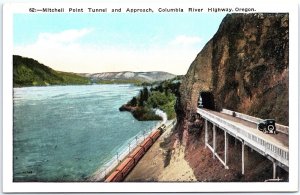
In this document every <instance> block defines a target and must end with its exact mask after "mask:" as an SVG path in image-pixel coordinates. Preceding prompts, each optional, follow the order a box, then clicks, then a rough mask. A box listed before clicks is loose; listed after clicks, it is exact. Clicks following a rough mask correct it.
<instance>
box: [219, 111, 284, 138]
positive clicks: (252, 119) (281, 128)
mask: <svg viewBox="0 0 300 195" xmlns="http://www.w3.org/2000/svg"><path fill="white" fill-rule="evenodd" d="M221 113H224V114H228V115H231V116H233V115H234V116H235V117H237V118H240V119H243V120H246V121H249V122H252V123H256V124H258V123H260V122H262V121H263V119H261V118H257V117H253V116H249V115H247V114H243V113H239V112H235V111H232V110H228V109H222V111H221ZM275 125H276V131H278V132H280V133H283V134H286V135H288V134H289V127H288V126H284V125H280V124H278V123H276V124H275Z"/></svg>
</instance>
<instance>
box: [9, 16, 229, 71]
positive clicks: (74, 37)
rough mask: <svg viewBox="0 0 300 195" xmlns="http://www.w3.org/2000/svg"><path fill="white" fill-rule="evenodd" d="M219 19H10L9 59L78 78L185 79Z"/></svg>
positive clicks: (98, 17)
mask: <svg viewBox="0 0 300 195" xmlns="http://www.w3.org/2000/svg"><path fill="white" fill-rule="evenodd" d="M224 16H225V15H224V14H211V13H210V14H209V13H196V14H192V13H171V14H168V13H152V14H149V13H148V14H147V13H145V14H130V13H118V14H112V13H105V14H103V13H102V14H15V15H14V31H13V32H14V35H13V37H14V54H17V55H22V56H25V57H30V58H34V59H36V60H38V61H39V62H41V63H43V64H45V65H47V66H50V67H51V68H53V69H55V70H60V71H68V72H81V73H96V72H108V71H127V70H129V71H166V72H170V73H174V74H185V73H186V71H187V69H188V67H189V66H190V64H191V63H192V61H193V60H194V59H195V57H196V55H197V54H198V53H199V52H200V51H201V49H202V47H203V46H204V45H205V44H206V43H207V41H208V40H209V39H210V38H212V36H213V35H214V34H215V32H216V31H217V29H218V27H219V25H220V23H221V21H222V19H223V18H224Z"/></svg>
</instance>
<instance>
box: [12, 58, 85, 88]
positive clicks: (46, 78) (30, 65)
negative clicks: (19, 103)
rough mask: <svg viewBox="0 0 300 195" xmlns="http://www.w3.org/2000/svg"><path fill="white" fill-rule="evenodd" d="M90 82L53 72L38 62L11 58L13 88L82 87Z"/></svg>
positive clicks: (68, 74) (74, 76)
mask: <svg viewBox="0 0 300 195" xmlns="http://www.w3.org/2000/svg"><path fill="white" fill-rule="evenodd" d="M89 83H90V80H89V79H88V78H85V77H81V76H78V75H76V74H74V73H67V72H60V71H55V70H53V69H51V68H49V67H48V66H45V65H43V64H40V63H39V62H38V61H36V60H34V59H31V58H25V57H22V56H17V55H14V56H13V85H14V87H25V86H46V85H82V84H89Z"/></svg>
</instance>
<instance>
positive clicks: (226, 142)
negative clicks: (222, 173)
mask: <svg viewBox="0 0 300 195" xmlns="http://www.w3.org/2000/svg"><path fill="white" fill-rule="evenodd" d="M224 136H225V140H224V141H225V156H224V162H225V168H226V167H227V149H228V137H227V132H226V131H224Z"/></svg>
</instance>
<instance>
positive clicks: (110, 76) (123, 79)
mask: <svg viewBox="0 0 300 195" xmlns="http://www.w3.org/2000/svg"><path fill="white" fill-rule="evenodd" d="M79 75H80V76H84V77H87V78H90V79H91V80H93V81H94V82H96V83H97V82H98V83H143V82H148V83H152V82H156V81H164V80H168V79H173V78H175V77H176V75H173V74H171V73H168V72H162V71H151V72H132V71H123V72H102V73H92V74H91V73H80V74H79Z"/></svg>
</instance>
